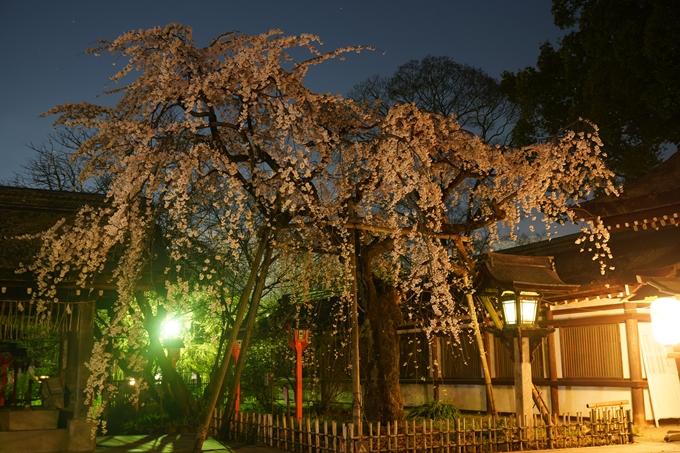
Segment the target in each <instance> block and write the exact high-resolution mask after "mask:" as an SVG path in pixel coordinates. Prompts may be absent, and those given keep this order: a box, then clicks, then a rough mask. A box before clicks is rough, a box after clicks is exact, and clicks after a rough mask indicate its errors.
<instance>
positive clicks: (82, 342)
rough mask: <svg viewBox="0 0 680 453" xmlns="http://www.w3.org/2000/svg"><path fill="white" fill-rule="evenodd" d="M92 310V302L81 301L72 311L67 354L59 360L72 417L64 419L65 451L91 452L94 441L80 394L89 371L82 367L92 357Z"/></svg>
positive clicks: (84, 397)
mask: <svg viewBox="0 0 680 453" xmlns="http://www.w3.org/2000/svg"><path fill="white" fill-rule="evenodd" d="M94 310H95V302H94V301H89V302H83V303H80V304H78V306H77V308H76V313H74V316H77V318H76V319H74V321H75V322H74V323H73V324H74V327H73V329H75V330H71V331H70V332H69V333H68V343H67V347H68V351H67V352H66V357H64V358H62V360H64V361H65V362H66V364H67V369H66V370H65V376H66V377H67V385H69V390H70V392H71V394H70V401H69V407H70V408H72V410H73V418H71V419H69V420H68V423H67V428H68V437H69V440H68V442H69V448H68V450H69V451H94V449H95V439H94V438H93V437H92V436H91V432H92V429H93V427H94V425H93V423H92V422H88V421H87V413H88V411H89V410H90V404H92V403H91V402H90V403H86V400H87V397H86V395H85V393H84V390H85V387H86V386H87V379H88V377H89V375H90V369H89V368H88V367H87V366H86V365H85V363H86V362H89V361H90V359H91V357H92V346H93V344H94Z"/></svg>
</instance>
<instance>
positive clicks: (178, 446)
mask: <svg viewBox="0 0 680 453" xmlns="http://www.w3.org/2000/svg"><path fill="white" fill-rule="evenodd" d="M669 429H674V430H676V429H680V426H663V427H660V428H656V427H653V426H642V427H637V430H638V435H637V436H636V437H635V443H634V444H627V445H610V446H605V447H583V448H567V449H558V450H539V451H552V452H554V453H666V452H679V453H680V442H664V440H663V438H664V436H665V435H666V433H667V432H668V430H669ZM195 439H196V435H195V434H193V433H189V434H166V435H162V436H159V435H147V436H145V435H138V436H103V437H98V438H97V449H96V450H95V453H188V452H191V451H192V450H193V447H194V441H195ZM203 451H204V452H210V453H233V452H236V453H282V452H283V450H278V449H276V448H270V447H263V446H258V445H245V444H239V443H235V442H229V443H226V444H222V443H220V442H218V441H217V440H215V439H213V438H211V437H209V438H208V439H206V441H205V443H204V444H203ZM534 451H536V450H534Z"/></svg>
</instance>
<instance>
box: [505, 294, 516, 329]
mask: <svg viewBox="0 0 680 453" xmlns="http://www.w3.org/2000/svg"><path fill="white" fill-rule="evenodd" d="M503 316H504V317H505V323H506V324H510V325H513V324H517V306H516V305H515V301H514V300H513V299H509V300H504V301H503Z"/></svg>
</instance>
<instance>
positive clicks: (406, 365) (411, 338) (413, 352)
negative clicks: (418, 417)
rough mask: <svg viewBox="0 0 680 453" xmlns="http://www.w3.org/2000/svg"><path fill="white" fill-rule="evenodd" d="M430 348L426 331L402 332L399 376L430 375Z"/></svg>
mask: <svg viewBox="0 0 680 453" xmlns="http://www.w3.org/2000/svg"><path fill="white" fill-rule="evenodd" d="M429 350H430V348H429V345H428V344H427V337H426V336H425V333H407V334H401V335H400V336H399V356H400V360H399V362H400V363H399V365H400V367H399V377H400V378H402V379H418V378H421V377H428V366H429V363H430V354H429Z"/></svg>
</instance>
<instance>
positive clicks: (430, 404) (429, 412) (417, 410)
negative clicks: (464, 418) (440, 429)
mask: <svg viewBox="0 0 680 453" xmlns="http://www.w3.org/2000/svg"><path fill="white" fill-rule="evenodd" d="M460 417H461V413H460V411H459V410H458V406H456V405H455V404H453V403H449V402H441V401H435V400H430V401H427V402H425V403H423V404H420V405H418V406H414V407H412V408H411V409H410V410H409V411H408V415H407V416H406V418H408V419H409V420H413V419H418V418H420V419H425V420H446V419H455V418H460Z"/></svg>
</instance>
